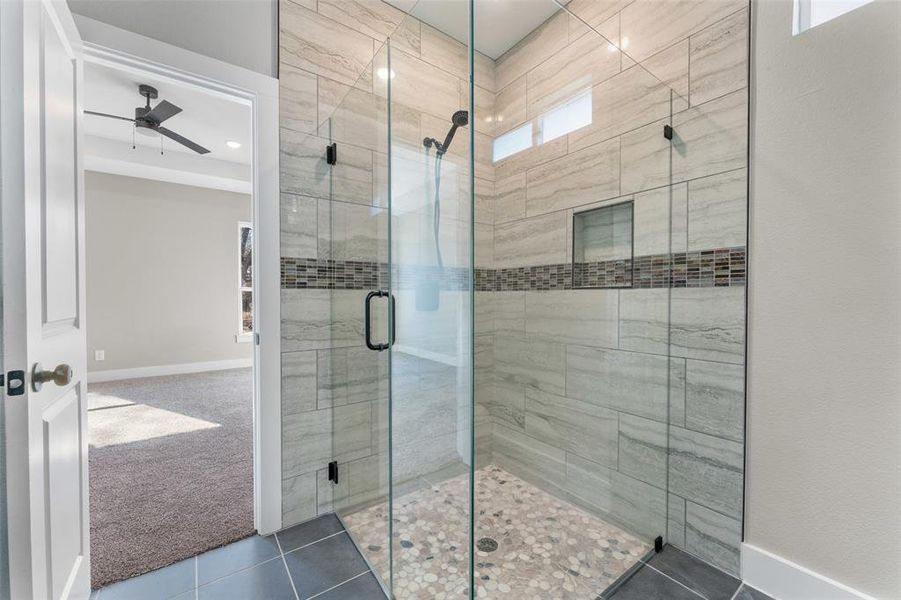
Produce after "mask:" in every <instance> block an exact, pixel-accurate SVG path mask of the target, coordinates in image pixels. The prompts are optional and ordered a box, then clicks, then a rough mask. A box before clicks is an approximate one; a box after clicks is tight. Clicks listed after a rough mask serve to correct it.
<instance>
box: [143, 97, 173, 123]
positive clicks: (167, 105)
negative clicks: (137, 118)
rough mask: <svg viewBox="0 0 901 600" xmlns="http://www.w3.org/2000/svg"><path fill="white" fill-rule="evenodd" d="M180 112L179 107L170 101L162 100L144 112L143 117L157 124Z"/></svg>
mask: <svg viewBox="0 0 901 600" xmlns="http://www.w3.org/2000/svg"><path fill="white" fill-rule="evenodd" d="M180 112H181V109H180V108H179V107H177V106H175V105H174V104H172V103H171V102H167V101H166V100H163V101H162V102H160V103H159V104H157V105H156V106H154V107H153V109H152V110H151V111H150V112H149V113H147V114H145V115H144V119H145V120H147V121H151V122H153V123H156V124H157V125H159V124H160V123H162V122H163V121H165V120H166V119H168V118H170V117H174V116H175V115H177V114H178V113H180Z"/></svg>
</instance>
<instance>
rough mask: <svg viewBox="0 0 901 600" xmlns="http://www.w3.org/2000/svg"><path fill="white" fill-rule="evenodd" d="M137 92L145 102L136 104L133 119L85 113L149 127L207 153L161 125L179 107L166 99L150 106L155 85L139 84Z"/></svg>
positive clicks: (186, 145) (157, 93)
mask: <svg viewBox="0 0 901 600" xmlns="http://www.w3.org/2000/svg"><path fill="white" fill-rule="evenodd" d="M138 93H139V94H140V95H141V96H144V98H145V99H146V100H147V104H146V105H145V106H138V107H136V108H135V117H134V119H130V118H128V117H120V116H118V115H110V114H107V113H102V112H95V111H92V110H86V111H84V112H85V114H86V115H95V116H98V117H107V118H109V119H119V120H120V121H129V122H131V123H134V125H135V127H141V128H143V129H149V130H151V131H155V132H157V133H158V134H160V135H164V136H166V137H167V138H169V139H170V140H174V141H176V142H178V143H179V144H181V145H182V146H185V147H186V148H190V149H191V150H193V151H194V152H196V153H198V154H207V153H208V152H209V150H207V149H206V148H204V147H203V146H201V145H200V144H197V143H195V142H192V141H191V140H189V139H188V138H186V137H184V136H181V135H178V134H177V133H175V132H174V131H172V130H170V129H166V128H165V127H161V126H160V125H161V124H162V122H163V121H165V120H166V119H169V118H170V117H174V116H175V115H177V114H178V113H180V112H181V109H180V108H179V107H177V106H175V105H174V104H172V103H171V102H167V101H166V100H162V101H161V102H160V103H159V104H157V105H156V106H154V107H153V108H150V101H151V100H155V99H156V98H158V97H159V92H157V90H156V88H155V87H152V86H149V85H145V84H141V85H139V86H138Z"/></svg>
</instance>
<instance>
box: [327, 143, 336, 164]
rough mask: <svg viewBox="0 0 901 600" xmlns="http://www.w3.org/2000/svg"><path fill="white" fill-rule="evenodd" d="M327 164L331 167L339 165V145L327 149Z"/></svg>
mask: <svg viewBox="0 0 901 600" xmlns="http://www.w3.org/2000/svg"><path fill="white" fill-rule="evenodd" d="M325 162H327V163H328V164H330V165H335V164H338V144H336V143H335V142H332V143H331V144H329V145H328V146H326V147H325Z"/></svg>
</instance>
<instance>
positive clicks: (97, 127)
mask: <svg viewBox="0 0 901 600" xmlns="http://www.w3.org/2000/svg"><path fill="white" fill-rule="evenodd" d="M84 81H85V94H84V108H85V110H91V111H96V112H103V113H109V114H114V115H119V116H122V117H129V118H134V112H135V107H137V106H143V105H144V98H143V97H142V96H140V95H138V84H141V83H146V84H149V85H152V86H153V87H155V88H157V90H159V98H157V100H155V101H154V100H151V102H150V105H151V106H154V105H155V104H156V103H157V102H159V101H160V100H168V101H169V102H171V103H173V104H175V105H176V106H179V107H181V108H182V112H180V113H179V114H177V115H175V116H174V117H172V118H170V119H168V120H167V121H166V122H165V125H164V126H165V127H166V128H168V129H171V130H172V131H174V132H175V133H178V134H180V135H183V136H185V137H186V138H188V139H190V140H192V141H194V142H196V143H198V144H200V145H201V146H204V147H205V148H208V149H209V150H210V153H209V154H205V155H203V156H202V158H209V159H216V160H218V161H227V162H231V163H238V164H242V165H249V164H250V162H251V155H252V150H253V146H252V144H251V141H252V139H251V113H250V107H249V106H248V105H245V104H240V103H238V102H233V101H231V100H228V99H226V98H223V97H220V96H215V95H212V94H210V93H207V92H204V91H201V90H197V89H194V88H190V87H187V86H185V87H181V86H176V85H175V84H172V83H168V82H166V81H161V80H155V79H154V78H153V77H144V76H141V77H140V81H138V79H137V78H135V76H134V75H133V74H132V73H128V72H125V71H120V70H116V69H111V68H107V67H104V66H100V65H97V64H93V63H86V64H85V67H84ZM133 130H134V126H133V125H132V124H131V123H128V122H126V121H118V120H116V119H107V118H104V117H97V116H93V115H85V119H84V132H85V135H87V136H93V137H98V138H105V139H108V140H113V141H116V142H121V144H122V152H123V153H127V152H132V149H131V144H132V133H133ZM134 139H135V142H136V143H137V144H138V145H140V146H146V147H149V148H153V149H156V150H157V152H158V151H159V148H160V138H159V136H158V135H156V134H153V135H152V136H147V135H142V134H141V133H140V132H139V133H137V134H136V135H135V136H134ZM227 140H233V141H236V142H239V143H240V144H241V148H239V149H237V150H234V149H231V148H228V147H227V146H226V145H225V142H226V141H227ZM163 151H164V153H165V154H166V155H170V154H174V156H172V158H173V159H178V158H179V157H180V155H182V154H189V155H191V156H193V157H199V156H200V155H199V154H197V153H195V152H194V151H193V150H189V149H188V148H185V147H184V146H182V145H181V144H178V143H176V142H174V141H172V140H170V139H168V138H163ZM122 158H127V156H125V155H123V157H122Z"/></svg>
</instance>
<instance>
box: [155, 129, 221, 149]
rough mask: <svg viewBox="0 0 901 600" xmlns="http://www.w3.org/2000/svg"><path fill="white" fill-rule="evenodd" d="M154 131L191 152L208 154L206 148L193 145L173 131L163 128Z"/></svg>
mask: <svg viewBox="0 0 901 600" xmlns="http://www.w3.org/2000/svg"><path fill="white" fill-rule="evenodd" d="M154 129H156V130H157V131H158V132H159V134H160V135H164V136H166V137H167V138H169V139H170V140H175V141H176V142H178V143H179V144H181V145H182V146H185V147H186V148H190V149H191V150H193V151H194V152H196V153H197V154H207V153H208V152H209V150H207V149H206V148H204V147H203V146H201V145H200V144H195V143H194V142H192V141H191V140H189V139H188V138H186V137H183V136H180V135H178V134H177V133H175V132H174V131H171V130H169V129H166V128H165V127H154Z"/></svg>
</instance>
